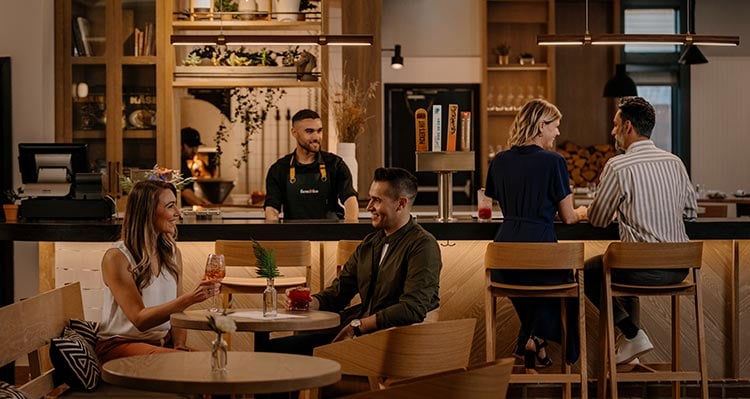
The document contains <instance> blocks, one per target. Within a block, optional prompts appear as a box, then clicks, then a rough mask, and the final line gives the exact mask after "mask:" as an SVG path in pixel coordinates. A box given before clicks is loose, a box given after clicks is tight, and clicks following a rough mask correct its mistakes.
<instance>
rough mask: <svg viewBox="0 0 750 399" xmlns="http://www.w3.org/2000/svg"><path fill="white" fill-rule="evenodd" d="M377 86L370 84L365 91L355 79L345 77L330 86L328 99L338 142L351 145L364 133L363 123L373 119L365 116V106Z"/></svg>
mask: <svg viewBox="0 0 750 399" xmlns="http://www.w3.org/2000/svg"><path fill="white" fill-rule="evenodd" d="M378 84H379V82H371V83H370V84H369V85H368V86H367V88H366V89H365V88H363V87H362V85H361V84H360V82H359V81H358V80H357V79H356V78H353V77H350V76H347V75H344V76H343V78H342V80H341V82H336V83H333V84H330V88H329V89H328V90H329V95H328V98H329V99H330V101H331V105H330V106H331V111H332V112H333V118H334V119H335V121H336V134H337V135H338V139H339V142H341V143H353V142H354V141H355V140H356V139H357V136H359V135H360V134H361V133H363V132H364V131H365V122H367V120H368V119H370V118H374V117H375V116H374V115H367V104H368V102H369V101H370V100H371V99H373V98H375V90H377V88H378ZM324 86H325V85H324Z"/></svg>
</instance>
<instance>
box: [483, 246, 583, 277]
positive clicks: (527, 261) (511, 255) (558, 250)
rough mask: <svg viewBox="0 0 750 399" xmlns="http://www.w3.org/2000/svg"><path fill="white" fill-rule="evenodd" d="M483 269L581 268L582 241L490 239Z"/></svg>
mask: <svg viewBox="0 0 750 399" xmlns="http://www.w3.org/2000/svg"><path fill="white" fill-rule="evenodd" d="M484 266H485V268H486V269H573V270H578V269H583V243H582V242H565V243H562V242H491V243H489V244H487V250H486V251H485V253H484Z"/></svg>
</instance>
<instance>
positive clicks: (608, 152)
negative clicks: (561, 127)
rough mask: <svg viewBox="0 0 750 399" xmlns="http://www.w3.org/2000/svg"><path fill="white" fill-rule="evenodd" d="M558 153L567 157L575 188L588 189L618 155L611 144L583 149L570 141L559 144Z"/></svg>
mask: <svg viewBox="0 0 750 399" xmlns="http://www.w3.org/2000/svg"><path fill="white" fill-rule="evenodd" d="M557 152H558V153H560V154H561V155H562V156H563V157H565V161H566V162H567V164H568V173H570V183H571V184H572V185H573V186H574V187H586V186H587V185H588V183H590V182H598V180H599V175H600V174H601V173H602V169H603V168H604V164H606V163H607V160H609V159H610V158H612V157H613V156H614V155H616V154H617V152H616V151H615V147H614V146H613V145H611V144H597V145H592V146H589V147H582V146H580V145H578V144H576V143H573V142H570V141H566V142H564V143H561V144H559V145H558V146H557Z"/></svg>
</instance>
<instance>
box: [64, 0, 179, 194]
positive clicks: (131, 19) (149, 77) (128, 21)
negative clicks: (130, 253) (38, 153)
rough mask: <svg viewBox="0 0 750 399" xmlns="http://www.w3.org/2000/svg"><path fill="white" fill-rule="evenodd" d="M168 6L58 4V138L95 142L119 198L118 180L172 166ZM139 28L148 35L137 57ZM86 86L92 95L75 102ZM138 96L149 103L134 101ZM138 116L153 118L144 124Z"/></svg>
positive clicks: (99, 164) (144, 1) (94, 158)
mask: <svg viewBox="0 0 750 399" xmlns="http://www.w3.org/2000/svg"><path fill="white" fill-rule="evenodd" d="M163 3H164V2H163V1H161V0H107V1H106V2H104V1H99V0H55V60H56V61H55V62H56V68H55V70H56V71H57V73H56V75H55V127H56V130H55V140H56V141H58V142H80V143H86V144H88V149H89V162H90V166H91V167H92V169H94V170H95V171H99V172H101V173H102V174H103V176H104V187H105V191H107V192H108V193H109V194H110V195H112V196H113V197H115V198H116V199H120V197H121V195H122V188H121V187H120V184H119V179H118V177H119V176H120V175H123V174H127V173H126V172H127V169H128V168H131V167H132V168H150V167H152V166H153V165H154V164H156V163H160V164H163V163H164V162H166V152H165V151H164V148H165V145H164V142H165V141H166V140H167V137H166V130H165V129H164V125H163V124H162V123H161V121H162V120H164V119H166V118H163V116H164V115H165V112H164V111H165V109H164V108H163V104H162V103H161V99H163V98H165V97H166V96H165V92H164V85H163V84H161V82H162V79H160V76H163V67H164V59H165V57H164V51H163V49H164V48H163V44H161V43H163V40H164V39H163V32H160V31H159V27H160V24H159V20H160V19H163V18H164V10H165V6H164V4H163ZM137 30H139V31H143V32H145V33H144V35H143V36H139V37H142V39H141V40H140V41H139V43H142V46H140V47H141V48H142V50H141V51H138V52H136V40H137V39H136V31H137ZM81 84H85V85H86V86H87V87H88V96H86V97H85V98H77V97H76V96H77V92H78V90H77V88H78V87H79V86H80V85H81ZM132 96H147V97H148V101H144V102H143V103H137V102H136V103H135V104H131V102H130V97H132ZM156 99H159V100H160V101H159V102H156ZM134 112H139V116H140V115H145V116H146V118H145V119H143V118H141V119H138V120H137V123H138V126H133V125H132V122H133V121H134V120H136V119H137V118H133V117H132V116H133V115H131V114H132V113H134ZM155 121H159V122H155Z"/></svg>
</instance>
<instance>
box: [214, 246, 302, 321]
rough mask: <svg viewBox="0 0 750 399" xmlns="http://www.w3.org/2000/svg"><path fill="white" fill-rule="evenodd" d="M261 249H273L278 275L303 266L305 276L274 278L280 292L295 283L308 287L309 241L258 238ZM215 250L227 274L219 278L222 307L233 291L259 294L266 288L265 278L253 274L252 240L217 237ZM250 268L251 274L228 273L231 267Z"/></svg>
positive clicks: (293, 285) (230, 297)
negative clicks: (221, 256) (233, 274)
mask: <svg viewBox="0 0 750 399" xmlns="http://www.w3.org/2000/svg"><path fill="white" fill-rule="evenodd" d="M259 243H260V245H262V246H263V247H264V248H266V249H269V250H273V251H274V254H275V256H276V265H277V266H278V267H279V269H280V270H279V271H280V272H281V274H282V275H283V274H284V269H289V268H304V269H305V274H304V276H299V277H285V276H282V277H276V278H275V279H274V286H275V287H276V289H277V290H278V292H279V293H283V292H284V290H286V289H287V288H292V287H297V286H301V285H304V286H309V284H310V274H311V268H312V247H311V245H310V241H259ZM214 253H216V254H223V255H224V262H225V264H226V267H227V275H228V277H225V278H224V279H223V280H222V281H221V293H222V297H223V300H224V307H225V308H226V307H228V305H229V302H230V301H231V299H232V295H234V294H262V293H263V290H265V289H266V279H265V278H260V277H254V276H255V270H254V268H255V267H256V261H255V255H254V254H253V242H252V241H249V240H248V241H239V240H237V241H227V240H216V242H215V244H214ZM238 267H242V268H250V270H247V271H246V274H247V275H248V276H251V277H236V276H229V274H230V270H229V269H230V268H238Z"/></svg>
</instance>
